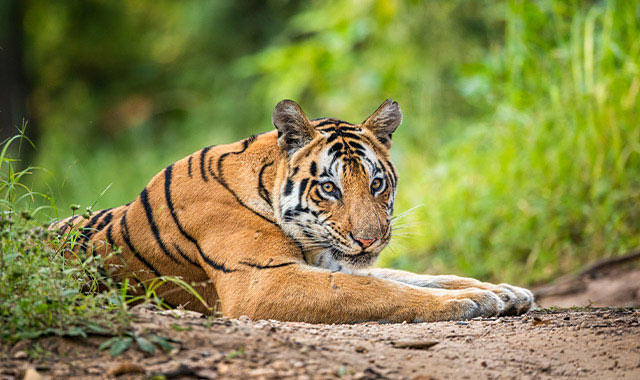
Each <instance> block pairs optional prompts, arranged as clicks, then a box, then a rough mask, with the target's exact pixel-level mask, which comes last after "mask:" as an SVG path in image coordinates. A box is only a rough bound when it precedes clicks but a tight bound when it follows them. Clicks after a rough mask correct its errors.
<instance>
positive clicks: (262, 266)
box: [240, 261, 297, 269]
mask: <svg viewBox="0 0 640 380" xmlns="http://www.w3.org/2000/svg"><path fill="white" fill-rule="evenodd" d="M240 264H243V265H246V266H249V267H252V268H256V269H273V268H282V267H286V266H289V265H294V264H297V263H295V262H288V263H280V264H273V265H269V264H267V265H259V264H254V263H250V262H247V261H241V262H240Z"/></svg>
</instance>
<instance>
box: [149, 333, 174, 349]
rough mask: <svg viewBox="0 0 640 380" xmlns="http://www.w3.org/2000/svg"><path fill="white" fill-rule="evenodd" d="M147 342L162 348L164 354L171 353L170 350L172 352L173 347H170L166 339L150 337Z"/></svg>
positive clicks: (155, 336)
mask: <svg viewBox="0 0 640 380" xmlns="http://www.w3.org/2000/svg"><path fill="white" fill-rule="evenodd" d="M149 340H150V341H152V342H153V343H155V344H157V345H158V346H160V348H162V349H163V350H164V351H165V352H171V350H173V345H171V343H169V342H168V341H167V339H165V338H163V337H160V336H157V335H150V336H149Z"/></svg>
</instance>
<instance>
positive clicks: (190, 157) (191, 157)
mask: <svg viewBox="0 0 640 380" xmlns="http://www.w3.org/2000/svg"><path fill="white" fill-rule="evenodd" d="M192 160H193V155H191V156H189V178H193V177H192V176H191V161H192Z"/></svg>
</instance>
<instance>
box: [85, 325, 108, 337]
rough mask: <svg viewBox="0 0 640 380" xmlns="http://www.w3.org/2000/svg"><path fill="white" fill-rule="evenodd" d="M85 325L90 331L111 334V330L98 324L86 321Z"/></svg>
mask: <svg viewBox="0 0 640 380" xmlns="http://www.w3.org/2000/svg"><path fill="white" fill-rule="evenodd" d="M85 326H86V327H87V330H89V332H92V333H95V334H99V335H107V334H109V330H107V329H105V328H104V327H102V326H100V325H96V324H94V323H85Z"/></svg>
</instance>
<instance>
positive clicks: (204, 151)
mask: <svg viewBox="0 0 640 380" xmlns="http://www.w3.org/2000/svg"><path fill="white" fill-rule="evenodd" d="M209 149H211V147H210V146H208V147H206V148H204V149H202V151H201V152H200V174H201V175H202V180H203V181H205V182H207V181H209V178H207V173H205V172H204V156H205V155H206V154H207V152H208V151H209Z"/></svg>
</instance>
